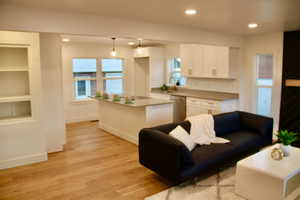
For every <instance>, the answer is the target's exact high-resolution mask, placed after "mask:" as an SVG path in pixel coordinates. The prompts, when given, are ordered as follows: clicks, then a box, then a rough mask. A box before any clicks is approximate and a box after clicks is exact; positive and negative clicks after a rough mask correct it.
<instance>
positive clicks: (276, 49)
mask: <svg viewBox="0 0 300 200" xmlns="http://www.w3.org/2000/svg"><path fill="white" fill-rule="evenodd" d="M282 53H283V33H273V34H264V35H257V36H249V37H246V40H245V51H244V59H243V60H244V67H243V68H242V71H241V74H240V76H241V82H240V98H241V109H242V110H245V111H249V112H256V111H255V102H256V96H255V87H254V86H255V77H256V74H255V68H256V62H255V56H256V55H257V54H272V55H273V59H274V60H273V81H274V87H273V95H272V99H273V105H272V109H273V117H274V120H275V123H274V124H275V126H274V128H275V130H276V129H277V128H278V122H279V112H280V100H281V79H282Z"/></svg>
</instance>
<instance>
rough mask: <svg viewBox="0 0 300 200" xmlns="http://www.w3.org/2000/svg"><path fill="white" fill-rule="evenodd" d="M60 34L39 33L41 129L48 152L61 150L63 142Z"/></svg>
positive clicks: (63, 121)
mask: <svg viewBox="0 0 300 200" xmlns="http://www.w3.org/2000/svg"><path fill="white" fill-rule="evenodd" d="M60 41H61V39H60V36H59V35H58V34H52V33H41V34H40V49H41V73H42V94H43V97H42V102H43V104H42V107H43V124H42V127H43V130H44V131H45V134H46V143H47V151H48V152H56V151H61V150H63V145H64V144H65V119H64V106H63V91H62V67H61V62H62V56H61V44H60Z"/></svg>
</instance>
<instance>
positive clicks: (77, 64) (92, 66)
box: [72, 58, 97, 100]
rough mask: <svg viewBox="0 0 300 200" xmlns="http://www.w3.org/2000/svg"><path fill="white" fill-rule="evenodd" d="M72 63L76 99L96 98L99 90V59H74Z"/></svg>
mask: <svg viewBox="0 0 300 200" xmlns="http://www.w3.org/2000/svg"><path fill="white" fill-rule="evenodd" d="M72 62H73V78H74V90H75V91H74V96H75V99H77V100H81V99H86V98H88V97H89V96H94V95H95V93H96V90H97V82H96V73H97V59H95V58H74V59H73V60H72Z"/></svg>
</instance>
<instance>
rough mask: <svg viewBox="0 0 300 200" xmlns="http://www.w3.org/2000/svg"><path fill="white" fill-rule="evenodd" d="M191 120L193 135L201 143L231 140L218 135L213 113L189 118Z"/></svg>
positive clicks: (195, 140) (196, 141)
mask: <svg viewBox="0 0 300 200" xmlns="http://www.w3.org/2000/svg"><path fill="white" fill-rule="evenodd" d="M187 120H188V121H190V122H191V137H192V138H193V140H194V142H195V143H197V144H200V145H203V144H205V145H208V144H211V143H228V142H230V141H229V140H226V139H224V138H220V137H216V132H215V129H214V118H213V116H212V115H207V114H202V115H196V116H191V117H188V118H187Z"/></svg>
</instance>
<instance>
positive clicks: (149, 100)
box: [94, 98, 174, 107]
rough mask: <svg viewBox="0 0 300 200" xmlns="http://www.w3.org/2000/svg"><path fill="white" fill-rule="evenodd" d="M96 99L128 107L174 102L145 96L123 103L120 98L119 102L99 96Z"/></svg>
mask: <svg viewBox="0 0 300 200" xmlns="http://www.w3.org/2000/svg"><path fill="white" fill-rule="evenodd" d="M94 99H96V100H98V101H104V102H108V103H113V104H119V105H124V106H129V107H144V106H153V105H161V104H172V103H174V102H173V101H172V100H165V99H155V98H147V99H136V100H134V101H133V103H132V104H125V100H123V99H122V100H121V101H120V102H116V101H113V100H112V99H108V100H104V99H99V98H94Z"/></svg>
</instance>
